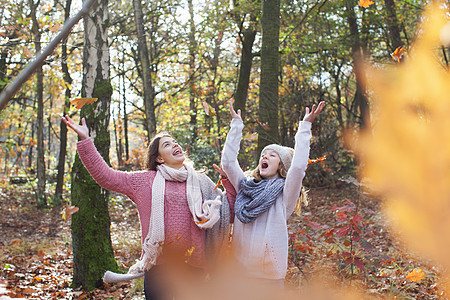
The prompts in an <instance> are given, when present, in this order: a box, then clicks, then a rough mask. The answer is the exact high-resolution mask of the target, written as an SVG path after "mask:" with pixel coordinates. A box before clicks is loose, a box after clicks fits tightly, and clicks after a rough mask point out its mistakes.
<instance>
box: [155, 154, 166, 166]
mask: <svg viewBox="0 0 450 300" xmlns="http://www.w3.org/2000/svg"><path fill="white" fill-rule="evenodd" d="M156 162H158V163H160V164H163V163H164V159H163V158H162V157H161V156H159V155H158V157H157V158H156Z"/></svg>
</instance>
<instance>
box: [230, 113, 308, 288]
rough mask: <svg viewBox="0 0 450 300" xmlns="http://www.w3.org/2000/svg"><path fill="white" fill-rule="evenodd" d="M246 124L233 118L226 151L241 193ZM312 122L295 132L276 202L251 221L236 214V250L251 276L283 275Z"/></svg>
mask: <svg viewBox="0 0 450 300" xmlns="http://www.w3.org/2000/svg"><path fill="white" fill-rule="evenodd" d="M243 128H244V124H243V122H242V120H240V119H233V120H232V121H231V128H230V131H229V132H228V135H227V138H226V141H225V145H224V148H223V153H222V168H223V170H224V171H225V173H226V174H227V176H228V179H229V180H230V182H231V183H232V184H233V186H234V188H235V189H236V190H237V191H238V193H239V188H240V184H241V182H242V180H243V179H244V178H245V175H244V172H243V171H242V169H241V167H240V166H239V162H238V160H237V155H238V152H239V144H240V141H241V138H242V129H243ZM310 139H311V123H310V122H304V121H302V122H300V124H299V130H298V132H297V133H296V135H295V148H294V149H295V152H294V157H293V158H292V164H291V167H290V168H289V170H288V172H287V176H286V180H285V184H284V188H283V192H282V193H281V194H280V195H278V197H277V198H276V201H275V203H274V204H273V205H272V206H271V207H270V208H269V209H268V210H267V211H266V212H264V213H263V214H261V215H260V216H259V217H257V218H256V219H255V221H253V222H251V223H246V224H245V223H242V222H241V221H240V220H239V219H238V218H237V217H235V218H234V227H233V228H234V229H233V242H232V247H233V252H234V254H235V257H236V259H237V261H238V262H239V263H240V264H241V265H242V266H243V267H244V269H245V270H246V272H248V274H249V275H250V276H253V277H255V278H266V279H283V278H284V277H285V276H286V270H287V260H288V230H287V223H286V222H287V219H288V218H289V216H290V215H291V214H292V212H293V211H294V209H295V204H296V203H297V200H298V197H299V195H300V190H301V187H302V180H303V177H304V176H305V171H306V167H307V166H308V157H309V143H310Z"/></svg>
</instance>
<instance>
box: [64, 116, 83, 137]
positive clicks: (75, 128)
mask: <svg viewBox="0 0 450 300" xmlns="http://www.w3.org/2000/svg"><path fill="white" fill-rule="evenodd" d="M61 119H62V120H63V122H64V123H65V124H66V125H67V127H69V128H72V130H73V131H75V132H76V133H77V134H78V136H79V137H80V139H82V140H85V139H87V138H89V129H88V128H87V126H86V120H85V119H84V118H82V119H81V125H79V124H77V123H75V122H74V121H73V120H72V119H71V118H70V117H69V116H68V115H66V116H65V117H62V118H61Z"/></svg>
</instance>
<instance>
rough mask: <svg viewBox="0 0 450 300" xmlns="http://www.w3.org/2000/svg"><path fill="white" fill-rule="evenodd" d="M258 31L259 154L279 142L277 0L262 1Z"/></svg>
mask: <svg viewBox="0 0 450 300" xmlns="http://www.w3.org/2000/svg"><path fill="white" fill-rule="evenodd" d="M261 30H262V44H261V83H260V87H259V121H260V122H261V124H263V125H264V126H260V128H259V130H258V132H259V134H258V153H260V152H261V151H262V149H263V148H264V147H265V146H267V145H269V144H272V143H279V142H280V138H279V132H278V74H279V68H280V57H279V53H278V49H279V45H280V41H279V37H280V0H263V1H262V16H261ZM265 123H267V124H265Z"/></svg>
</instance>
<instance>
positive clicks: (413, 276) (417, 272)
mask: <svg viewBox="0 0 450 300" xmlns="http://www.w3.org/2000/svg"><path fill="white" fill-rule="evenodd" d="M425 277H426V276H425V273H424V272H423V270H422V269H414V270H412V271H411V272H409V273H408V275H406V279H408V280H409V281H414V282H421V281H422V280H424V279H425Z"/></svg>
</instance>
